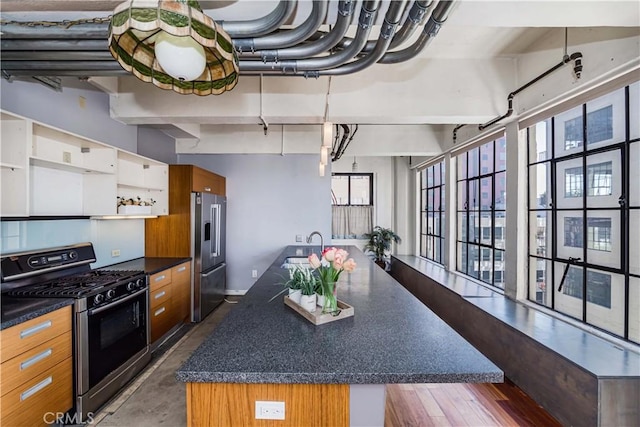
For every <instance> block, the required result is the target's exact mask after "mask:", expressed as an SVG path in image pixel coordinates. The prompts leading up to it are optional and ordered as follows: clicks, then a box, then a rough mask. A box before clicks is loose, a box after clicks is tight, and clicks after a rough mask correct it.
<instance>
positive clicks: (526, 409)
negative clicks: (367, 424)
mask: <svg viewBox="0 0 640 427" xmlns="http://www.w3.org/2000/svg"><path fill="white" fill-rule="evenodd" d="M384 425H385V427H413V426H415V427H418V426H419V427H423V426H452V427H464V426H473V427H480V426H482V427H485V426H532V427H533V426H535V427H538V426H545V427H553V426H561V424H560V423H558V421H556V420H555V419H554V418H553V417H552V416H551V415H549V414H548V413H547V412H546V411H545V410H544V409H542V408H541V407H540V406H538V404H537V403H536V402H534V401H533V400H532V399H531V398H530V397H529V396H527V395H526V394H525V393H524V392H523V391H522V390H520V389H519V388H518V387H516V386H515V385H514V384H513V383H512V382H510V381H508V380H507V381H505V382H504V383H503V384H390V385H387V403H386V410H385V422H384Z"/></svg>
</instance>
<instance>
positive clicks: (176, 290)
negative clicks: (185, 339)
mask: <svg viewBox="0 0 640 427" xmlns="http://www.w3.org/2000/svg"><path fill="white" fill-rule="evenodd" d="M149 300H150V301H149V307H150V308H149V313H150V316H151V344H153V343H154V342H156V341H157V340H158V339H160V338H162V336H164V335H165V334H166V333H167V332H169V331H170V330H171V329H173V328H174V327H175V326H176V325H179V324H181V323H183V322H184V321H185V320H188V319H190V314H191V262H190V261H187V262H185V263H182V264H180V265H177V266H175V267H173V268H168V269H166V270H163V271H160V272H158V273H156V274H153V275H151V276H150V277H149Z"/></svg>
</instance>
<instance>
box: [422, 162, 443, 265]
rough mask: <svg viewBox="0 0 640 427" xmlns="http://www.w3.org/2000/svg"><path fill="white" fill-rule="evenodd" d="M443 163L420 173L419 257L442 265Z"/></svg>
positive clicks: (431, 166)
mask: <svg viewBox="0 0 640 427" xmlns="http://www.w3.org/2000/svg"><path fill="white" fill-rule="evenodd" d="M444 191H445V166H444V161H441V162H438V163H435V164H433V165H430V166H427V167H426V168H424V169H422V170H421V171H420V256H421V257H424V258H428V259H430V260H432V261H435V262H437V263H440V264H442V263H443V262H444V256H443V250H444V239H445V215H444V214H445V204H444V201H445V198H444V196H445V193H444Z"/></svg>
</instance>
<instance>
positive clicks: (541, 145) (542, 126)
mask: <svg viewBox="0 0 640 427" xmlns="http://www.w3.org/2000/svg"><path fill="white" fill-rule="evenodd" d="M551 141H552V139H551V119H547V120H544V121H541V122H538V123H536V124H535V125H533V126H531V127H530V128H529V163H536V162H541V161H543V160H547V159H550V158H551V157H552V154H553V153H552V152H551Z"/></svg>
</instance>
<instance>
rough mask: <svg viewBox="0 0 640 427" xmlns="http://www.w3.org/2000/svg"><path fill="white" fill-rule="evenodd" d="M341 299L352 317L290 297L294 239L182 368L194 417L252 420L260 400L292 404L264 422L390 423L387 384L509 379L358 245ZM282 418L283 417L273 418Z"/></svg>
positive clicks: (190, 419)
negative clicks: (288, 300)
mask: <svg viewBox="0 0 640 427" xmlns="http://www.w3.org/2000/svg"><path fill="white" fill-rule="evenodd" d="M344 249H346V250H347V251H349V253H350V256H351V257H353V258H354V259H355V261H356V263H357V268H356V270H355V271H354V272H353V273H351V274H347V273H343V274H342V275H341V277H340V280H339V282H338V291H337V292H338V299H340V300H343V301H345V302H346V303H348V304H350V305H352V306H353V307H354V308H355V315H354V316H353V317H349V318H346V319H341V320H338V321H335V322H330V323H327V324H324V325H319V326H314V325H313V324H311V323H310V322H309V321H307V320H306V319H304V318H303V317H302V316H300V315H299V314H298V313H296V312H294V311H293V310H292V309H291V308H289V307H287V306H286V305H285V304H284V303H283V295H284V294H283V295H280V296H278V297H277V298H275V299H274V300H273V301H271V302H269V300H270V299H271V298H272V297H273V296H274V295H276V294H278V293H279V292H280V291H281V290H282V285H281V284H282V283H283V282H284V281H286V279H287V278H288V272H287V270H285V269H283V268H281V266H282V264H283V262H284V260H285V259H286V258H287V257H289V256H300V255H308V254H310V253H311V252H313V251H315V252H316V253H318V254H319V252H320V248H319V247H313V246H300V247H298V246H288V247H286V248H285V249H284V250H283V251H282V253H281V254H280V255H279V256H278V257H277V258H276V259H275V261H274V262H273V264H272V265H271V266H270V267H269V268H268V269H267V271H266V272H265V273H264V274H263V275H262V276H261V277H260V279H258V281H257V282H256V283H255V284H254V285H253V286H252V287H251V289H250V290H249V291H248V292H247V294H246V295H245V296H244V298H243V299H242V300H241V301H240V303H238V305H237V306H236V307H234V308H233V310H232V311H231V312H230V313H229V314H228V315H227V317H226V318H225V319H224V320H223V321H222V323H221V324H220V325H219V326H218V327H216V329H215V330H213V332H212V333H211V334H210V335H209V336H208V337H207V338H206V339H205V341H204V342H203V344H202V345H201V346H200V347H199V348H198V349H197V350H196V351H195V352H194V353H193V354H192V355H191V357H190V358H189V359H188V360H187V361H186V362H185V363H184V365H183V366H182V367H181V368H180V369H179V370H178V371H177V373H176V377H177V379H178V380H179V381H183V382H185V383H187V385H186V393H187V423H188V425H225V426H226V425H253V424H254V423H256V422H257V421H256V418H255V415H256V409H255V401H280V402H285V421H268V420H267V421H265V420H259V421H258V422H260V425H270V424H269V423H276V424H277V425H278V426H289V425H291V426H293V425H305V426H327V425H331V426H347V425H352V426H355V425H382V424H383V421H384V406H385V403H384V397H385V392H384V390H385V388H384V385H385V384H389V383H441V382H447V383H463V382H501V381H503V373H502V371H501V370H500V369H498V368H497V367H496V366H495V365H494V364H493V363H491V362H490V361H489V360H488V359H487V358H486V357H484V356H483V355H482V354H481V353H480V352H478V351H477V350H476V349H475V348H473V347H472V346H471V345H470V344H469V343H468V342H467V341H465V340H464V339H463V338H462V337H461V336H460V335H458V334H457V333H456V332H455V331H454V330H453V329H451V328H450V327H449V326H448V325H447V324H446V323H444V322H443V321H442V320H441V319H440V318H438V317H437V316H436V315H435V314H433V312H431V311H430V310H429V309H427V308H426V307H425V306H424V305H423V304H422V303H421V302H420V301H418V300H417V299H416V298H415V297H414V296H412V295H411V294H410V293H409V292H408V291H407V290H406V289H404V287H402V286H401V285H400V284H398V283H397V282H396V281H395V280H394V279H393V278H392V277H391V276H389V275H388V274H387V273H386V272H385V271H383V270H382V269H381V268H380V267H378V266H377V265H375V264H374V263H373V262H372V261H370V259H369V258H368V257H366V256H365V255H364V254H363V253H362V252H361V251H360V250H359V249H357V248H355V247H352V246H349V247H345V248H344ZM274 425H275V424H274Z"/></svg>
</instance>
